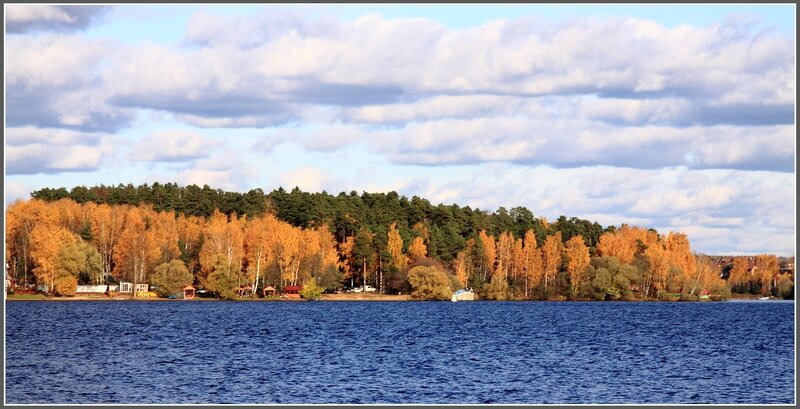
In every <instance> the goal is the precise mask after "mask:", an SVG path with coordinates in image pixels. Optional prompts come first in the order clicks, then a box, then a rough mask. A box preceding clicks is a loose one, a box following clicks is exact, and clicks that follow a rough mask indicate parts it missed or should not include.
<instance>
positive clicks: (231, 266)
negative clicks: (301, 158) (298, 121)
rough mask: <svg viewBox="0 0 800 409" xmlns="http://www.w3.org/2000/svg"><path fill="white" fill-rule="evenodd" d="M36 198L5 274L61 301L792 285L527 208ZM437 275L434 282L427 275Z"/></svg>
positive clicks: (147, 193)
mask: <svg viewBox="0 0 800 409" xmlns="http://www.w3.org/2000/svg"><path fill="white" fill-rule="evenodd" d="M32 197H33V198H32V199H31V200H27V201H17V202H15V203H13V204H11V205H10V206H9V207H8V209H7V212H6V220H7V225H6V259H7V260H8V261H9V263H10V264H9V270H10V271H11V273H12V274H13V275H14V277H16V278H17V280H18V281H19V282H34V281H35V282H37V283H40V284H46V285H47V286H48V288H50V289H53V290H54V291H55V292H57V293H60V294H70V291H72V292H74V288H75V286H76V285H77V284H78V283H98V284H99V283H106V282H108V281H109V280H111V281H123V280H124V281H131V282H134V283H145V282H147V283H151V284H157V287H159V288H160V289H163V291H165V292H170V291H175V290H176V289H178V288H180V287H181V286H183V285H186V284H194V285H196V286H198V287H200V288H202V289H206V290H208V291H211V292H213V293H216V294H218V295H219V296H220V297H222V298H233V297H234V294H235V293H236V290H237V289H238V288H240V287H241V286H244V285H250V286H251V287H253V288H255V289H259V288H263V287H264V286H266V285H273V286H275V287H277V288H278V289H279V290H280V289H281V288H283V287H284V286H287V285H305V286H308V285H309V284H310V285H311V286H313V287H319V288H325V289H329V290H334V289H338V288H342V287H355V286H359V285H361V286H363V285H366V284H371V285H374V286H375V287H376V288H378V289H379V291H380V292H383V293H404V294H408V293H415V292H416V293H417V294H422V292H420V291H419V288H417V287H418V285H415V283H423V282H424V283H428V282H438V283H440V284H439V285H440V286H441V285H446V286H447V288H449V289H450V290H456V289H460V288H470V289H473V290H475V291H476V292H477V293H478V294H479V295H480V296H481V297H483V298H488V299H498V300H502V299H575V300H581V299H598V300H615V299H628V300H632V299H676V298H679V299H690V300H691V299H699V298H701V297H702V296H708V295H711V296H714V297H719V298H727V297H730V291H731V288H733V289H734V290H735V291H740V292H757V293H761V294H778V293H781V294H780V295H786V294H784V293H787V292H788V291H789V290H788V289H787V286H786V279H785V278H783V277H778V275H779V274H778V263H777V258H776V257H775V256H771V255H763V256H759V257H757V258H756V259H757V260H758V261H757V263H756V264H757V266H750V265H749V264H748V265H747V266H745V265H744V264H742V263H741V261H740V262H739V264H742V265H740V266H739V267H736V266H734V269H733V271H734V273H731V275H730V278H729V279H727V280H725V279H723V278H721V276H720V267H719V266H718V265H716V264H715V263H713V261H712V260H711V258H709V257H707V256H703V255H698V254H695V253H693V252H692V250H691V248H690V244H689V241H688V239H687V237H686V236H685V235H684V234H681V233H676V232H670V233H668V234H667V235H661V234H659V233H658V232H657V231H655V230H653V229H645V228H641V227H631V226H627V225H622V226H620V227H619V228H615V227H613V226H609V227H607V228H603V227H602V226H600V225H599V224H598V223H596V222H594V223H592V222H589V221H587V220H582V219H578V218H574V217H573V218H569V219H568V218H566V217H565V216H561V217H560V218H558V219H557V220H555V221H553V222H552V223H550V222H548V221H547V220H546V219H545V218H541V217H534V215H533V213H532V212H530V211H529V210H527V209H526V208H524V207H515V208H512V209H511V211H506V210H505V209H504V208H500V209H498V210H497V211H496V212H486V211H481V210H480V209H471V208H470V207H460V206H457V205H450V206H446V205H442V204H440V205H438V206H433V205H431V204H430V203H429V202H428V201H427V200H425V199H421V198H418V197H416V196H415V197H412V198H411V199H410V200H409V199H407V198H405V197H403V196H400V195H397V193H395V192H389V193H366V192H365V193H363V194H361V195H358V194H357V193H356V192H350V193H349V194H346V193H344V192H343V193H340V194H339V195H337V196H333V195H330V194H327V193H325V192H322V193H307V192H302V191H300V190H299V189H297V188H295V189H293V190H292V191H291V192H286V191H285V190H283V189H277V190H274V191H273V192H271V193H269V194H264V193H263V192H262V191H260V190H258V189H255V190H251V191H250V192H248V193H245V194H241V193H235V192H224V191H221V190H213V189H210V188H209V187H208V186H204V187H203V188H199V187H197V186H194V185H191V186H186V187H179V186H177V185H174V184H165V185H161V184H158V183H154V184H153V185H152V186H148V185H141V186H138V187H133V186H132V185H127V186H123V185H119V186H116V187H106V186H96V187H92V188H85V187H76V188H73V189H72V190H70V191H67V190H66V189H63V188H61V189H41V190H38V191H36V192H33V193H32ZM745 267H747V269H746V271H744V270H743V269H745ZM753 267H755V268H753ZM415 268H416V269H415ZM434 270H435V271H436V274H435V275H436V277H438V278H436V279H435V280H433V279H430V280H428V278H426V276H425V275H424V274H422V273H420V272H425V274H428V273H431V272H432V271H434ZM431 274H432V273H431ZM442 277H446V279H444V278H442ZM423 278H424V279H423ZM779 278H781V280H783V281H781V283H780V286H779V285H778V284H779V282H778V281H779V280H778V279H779ZM426 280H427V281H426ZM791 283H792V287H791V290H792V291H793V280H791ZM71 289H72V290H71ZM430 293H431V294H434V293H435V294H439V295H437V297H435V298H441V294H444V293H446V291H432V292H430ZM426 294H427V293H426Z"/></svg>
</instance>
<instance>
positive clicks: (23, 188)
mask: <svg viewBox="0 0 800 409" xmlns="http://www.w3.org/2000/svg"><path fill="white" fill-rule="evenodd" d="M31 191H33V189H32V188H31V187H30V186H28V185H26V184H25V183H21V182H17V181H13V180H7V181H6V183H5V186H4V187H3V197H5V205H6V206H8V204H9V203H13V202H14V201H16V200H19V199H22V200H25V199H28V198H29V197H30V194H31Z"/></svg>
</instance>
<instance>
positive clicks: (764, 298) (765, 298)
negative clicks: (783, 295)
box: [758, 297, 770, 300]
mask: <svg viewBox="0 0 800 409" xmlns="http://www.w3.org/2000/svg"><path fill="white" fill-rule="evenodd" d="M758 299H759V300H769V299H770V297H758Z"/></svg>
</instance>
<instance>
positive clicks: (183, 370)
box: [6, 301, 795, 404]
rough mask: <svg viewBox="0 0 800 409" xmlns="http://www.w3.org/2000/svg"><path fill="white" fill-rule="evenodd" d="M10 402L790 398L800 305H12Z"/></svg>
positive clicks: (8, 329)
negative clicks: (799, 308)
mask: <svg viewBox="0 0 800 409" xmlns="http://www.w3.org/2000/svg"><path fill="white" fill-rule="evenodd" d="M6 353H7V358H6V402H7V403H345V404H346V403H793V402H794V386H795V383H794V379H795V373H794V303H793V302H722V303H611V302H585V303H583V302H574V303H558V302H479V301H476V302H459V303H451V302H200V301H194V302H191V301H177V302H175V301H172V302H169V301H163V302H155V301H147V302H135V301H103V302H92V301H83V302H35V301H29V302H25V301H13V302H7V303H6Z"/></svg>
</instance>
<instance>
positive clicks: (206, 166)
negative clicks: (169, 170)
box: [174, 150, 259, 191]
mask: <svg viewBox="0 0 800 409" xmlns="http://www.w3.org/2000/svg"><path fill="white" fill-rule="evenodd" d="M258 176H259V171H258V169H257V168H256V167H255V166H253V165H252V164H250V163H247V162H245V161H244V160H242V158H241V156H240V155H239V154H237V153H236V152H234V151H230V150H225V151H222V152H219V153H217V154H215V155H213V156H211V157H210V158H207V159H200V160H197V161H194V162H192V163H191V164H190V165H189V166H187V167H185V168H184V169H183V170H181V171H180V172H178V173H177V174H176V175H175V177H174V178H175V180H176V181H177V182H178V183H180V184H184V185H189V184H195V185H198V186H203V185H209V186H214V187H215V188H219V189H226V190H233V191H241V190H247V189H248V187H249V186H250V184H251V182H252V180H254V179H256V178H258Z"/></svg>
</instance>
